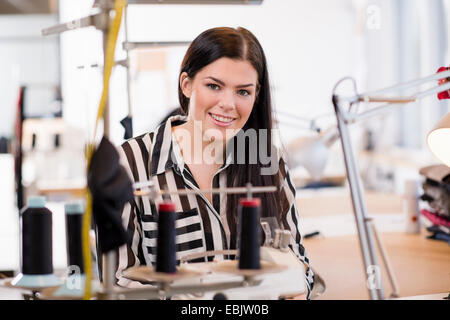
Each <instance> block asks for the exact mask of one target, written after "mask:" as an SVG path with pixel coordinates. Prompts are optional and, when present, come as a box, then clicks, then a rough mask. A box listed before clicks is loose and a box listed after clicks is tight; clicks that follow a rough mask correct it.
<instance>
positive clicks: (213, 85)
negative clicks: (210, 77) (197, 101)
mask: <svg viewBox="0 0 450 320" xmlns="http://www.w3.org/2000/svg"><path fill="white" fill-rule="evenodd" d="M207 86H208V87H209V88H210V89H213V90H218V89H219V86H218V85H217V84H215V83H208V84H207Z"/></svg>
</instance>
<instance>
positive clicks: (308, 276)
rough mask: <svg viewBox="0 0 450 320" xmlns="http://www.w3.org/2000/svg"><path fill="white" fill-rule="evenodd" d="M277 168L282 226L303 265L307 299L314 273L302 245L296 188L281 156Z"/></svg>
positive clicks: (309, 294)
mask: <svg viewBox="0 0 450 320" xmlns="http://www.w3.org/2000/svg"><path fill="white" fill-rule="evenodd" d="M279 170H280V172H281V179H282V180H281V190H282V193H281V197H282V198H281V200H282V201H281V204H282V213H283V216H282V219H283V223H284V227H288V228H289V230H290V231H291V234H292V238H291V243H290V245H289V246H290V247H291V249H292V251H293V252H294V253H295V255H296V256H297V257H298V258H299V259H300V260H301V261H302V262H303V264H304V265H305V280H306V285H307V290H308V293H307V299H311V291H312V288H313V285H314V273H313V271H312V269H311V266H310V262H309V259H308V256H307V253H306V249H305V247H303V244H302V242H303V237H302V234H301V232H300V219H299V214H298V210H297V205H296V201H295V195H296V190H295V186H294V184H293V183H292V181H291V178H290V175H289V171H288V168H287V165H286V163H285V162H284V160H283V158H280V161H279Z"/></svg>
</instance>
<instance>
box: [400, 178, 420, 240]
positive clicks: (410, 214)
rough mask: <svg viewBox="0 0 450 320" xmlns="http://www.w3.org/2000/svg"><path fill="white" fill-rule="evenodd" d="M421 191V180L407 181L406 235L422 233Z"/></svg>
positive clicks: (404, 198) (404, 210)
mask: <svg viewBox="0 0 450 320" xmlns="http://www.w3.org/2000/svg"><path fill="white" fill-rule="evenodd" d="M419 190H420V181H419V180H406V181H405V190H404V195H403V213H404V217H405V232H406V233H420V220H419V217H420V211H419Z"/></svg>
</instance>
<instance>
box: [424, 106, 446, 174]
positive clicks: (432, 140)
mask: <svg viewBox="0 0 450 320" xmlns="http://www.w3.org/2000/svg"><path fill="white" fill-rule="evenodd" d="M427 143H428V147H429V148H430V150H431V152H432V153H433V154H434V156H435V157H436V158H438V159H439V160H440V161H442V162H443V163H444V164H445V165H447V166H450V112H449V113H447V114H446V115H445V116H444V117H443V118H442V119H441V120H439V122H438V123H437V124H436V126H435V127H434V129H433V130H431V132H430V133H429V134H428V136H427Z"/></svg>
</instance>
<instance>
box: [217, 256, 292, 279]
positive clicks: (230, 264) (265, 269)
mask: <svg viewBox="0 0 450 320" xmlns="http://www.w3.org/2000/svg"><path fill="white" fill-rule="evenodd" d="M260 265H261V268H260V269H239V261H238V260H224V261H219V262H217V263H215V264H214V265H213V266H212V270H213V271H215V272H223V273H232V274H236V275H240V276H245V277H252V276H258V275H261V274H266V273H275V272H281V271H283V270H286V269H287V267H286V266H282V265H279V264H276V263H273V262H269V261H264V260H261V262H260Z"/></svg>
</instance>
